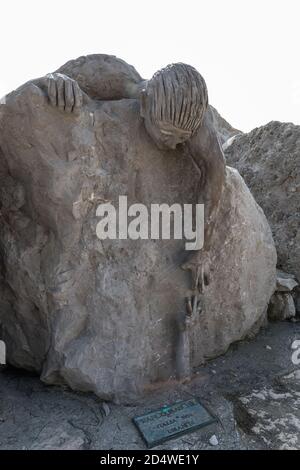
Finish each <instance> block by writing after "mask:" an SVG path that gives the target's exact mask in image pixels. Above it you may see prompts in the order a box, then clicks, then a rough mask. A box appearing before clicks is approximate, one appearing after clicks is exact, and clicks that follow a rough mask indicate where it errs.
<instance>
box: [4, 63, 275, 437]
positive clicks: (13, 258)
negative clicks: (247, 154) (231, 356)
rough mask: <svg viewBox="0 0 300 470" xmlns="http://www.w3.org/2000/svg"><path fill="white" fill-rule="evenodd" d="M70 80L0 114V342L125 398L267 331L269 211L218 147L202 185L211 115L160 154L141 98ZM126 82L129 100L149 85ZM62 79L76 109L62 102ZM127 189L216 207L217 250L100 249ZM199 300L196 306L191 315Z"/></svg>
mask: <svg viewBox="0 0 300 470" xmlns="http://www.w3.org/2000/svg"><path fill="white" fill-rule="evenodd" d="M101 61H103V57H102V56H101ZM101 63H102V62H101ZM61 72H64V73H65V72H66V70H60V73H61ZM132 73H133V74H134V72H132ZM70 79H71V82H70V81H69V80H70ZM70 79H68V77H67V78H66V79H65V78H64V77H61V76H60V75H54V78H53V76H50V77H47V78H46V81H44V82H39V81H32V82H29V83H27V84H25V85H24V86H22V87H20V88H19V89H18V90H16V91H14V92H12V93H11V94H9V95H8V96H7V97H6V100H5V104H2V105H1V106H0V119H1V128H2V130H1V136H0V148H1V153H2V156H1V173H0V180H1V201H3V202H2V211H1V217H2V222H3V223H2V226H1V237H0V242H1V257H2V260H1V261H2V266H3V270H2V273H1V278H2V281H1V283H0V288H1V293H0V294H1V295H0V298H1V301H0V302H1V303H0V312H1V313H0V315H1V320H0V321H1V327H2V333H3V334H2V337H3V339H4V340H5V342H6V344H7V358H8V362H9V363H10V364H13V365H15V366H17V367H23V368H25V369H29V370H33V371H36V372H38V373H39V374H41V378H42V380H44V381H45V382H47V383H50V384H61V383H64V384H68V385H69V386H70V387H71V388H73V389H76V390H81V391H89V390H90V391H93V392H95V393H96V394H97V395H99V396H100V397H102V398H103V399H105V400H116V401H118V400H122V401H124V402H128V401H130V400H135V399H136V397H137V396H139V395H140V394H142V393H144V392H145V391H147V390H150V389H151V388H152V387H153V386H155V384H156V383H161V382H167V381H170V380H173V379H175V378H176V376H178V375H179V376H182V377H184V376H185V375H188V376H189V374H190V373H192V370H193V367H195V366H198V365H199V364H202V363H204V362H205V361H206V360H207V359H209V358H213V357H215V356H217V355H219V354H222V353H223V352H225V351H226V350H227V348H228V347H229V345H230V344H231V343H232V342H234V341H238V340H240V339H242V338H245V337H246V336H247V335H250V334H251V333H252V332H253V331H257V329H258V328H259V326H260V325H261V323H262V322H263V321H264V319H265V316H266V308H267V304H268V301H269V298H270V296H271V295H272V293H273V291H274V288H275V281H276V272H275V266H276V252H275V248H274V244H273V240H272V236H271V232H270V229H269V226H268V223H267V221H266V219H265V216H264V214H263V212H262V210H261V209H260V208H259V207H258V205H257V204H256V203H255V201H254V199H253V197H252V196H251V194H250V192H249V190H248V188H247V187H246V185H245V183H244V182H243V180H242V178H241V177H240V175H239V174H238V172H237V171H235V170H233V169H230V168H228V169H227V171H226V173H225V171H224V162H223V156H222V152H221V151H220V148H219V147H218V145H217V144H215V143H214V145H213V148H212V149H210V148H208V150H209V152H208V153H207V154H205V152H204V155H206V158H207V159H209V158H210V157H211V158H212V163H213V165H210V166H209V165H208V162H206V163H207V165H208V167H207V169H208V172H207V175H206V181H205V184H204V185H203V186H202V187H201V188H200V183H201V178H200V177H199V173H197V172H196V171H195V166H194V163H193V161H192V160H191V158H188V156H187V152H189V151H191V152H193V151H196V153H197V151H198V150H199V148H200V150H201V148H202V151H203V148H204V147H203V145H204V143H205V142H206V140H205V139H202V140H201V139H200V137H201V135H202V137H203V136H204V137H205V138H206V139H207V138H208V139H211V138H213V139H215V137H214V134H213V130H212V127H211V120H210V114H209V111H207V113H205V114H204V116H203V122H202V125H201V127H200V128H199V133H198V135H196V137H195V139H194V140H193V141H192V142H191V144H189V143H188V144H187V145H186V147H185V148H184V150H185V151H183V149H182V147H181V146H179V147H177V146H176V145H175V147H176V148H175V149H174V150H169V147H168V149H165V150H163V149H159V148H158V146H157V145H156V142H155V141H154V139H153V138H150V135H149V129H148V133H147V131H146V129H145V126H144V121H143V119H142V118H141V116H140V111H141V109H140V103H139V101H138V100H137V99H122V100H118V99H116V96H117V95H116V89H117V87H118V86H119V84H118V83H117V84H116V86H115V88H114V89H113V93H115V94H114V96H113V97H112V98H114V100H107V101H103V100H102V101H101V100H100V101H99V100H95V99H94V98H99V96H88V95H86V94H85V93H86V92H87V91H89V92H90V93H91V94H93V92H91V90H88V85H87V83H85V82H84V81H83V82H82V83H84V85H82V86H84V87H85V89H84V90H81V89H79V88H78V86H79V85H78V83H77V82H75V81H72V80H75V79H74V78H72V77H70ZM77 79H78V80H79V78H78V76H77ZM125 82H126V81H125ZM129 82H130V86H129V88H130V91H129V95H130V96H131V94H132V93H133V92H132V87H133V88H134V85H136V87H137V89H139V87H140V83H141V82H139V77H137V79H136V82H137V83H133V81H132V80H131V78H130V79H129ZM41 83H42V84H41ZM45 83H46V84H47V86H46V87H45V86H44V85H45ZM62 83H63V84H64V86H65V95H64V97H65V98H66V97H67V96H70V97H71V96H73V98H71V99H72V100H73V101H71V103H70V102H68V103H67V102H63V104H62V103H60V101H59V99H58V93H59V92H60V91H59V90H61V87H62ZM43 84H44V85H43ZM123 84H124V82H122V84H121V86H123ZM54 86H55V87H57V88H53V87H54ZM47 87H48V88H47ZM70 87H71V88H70ZM126 87H127V85H126ZM71 89H72V90H73V91H72V93H73V95H72V93H70V95H68V94H67V91H68V90H69V91H70V90H71ZM126 89H127V88H126ZM53 90H56V91H53ZM82 91H83V93H81V92H82ZM55 96H56V98H55V99H56V102H55V103H54V102H51V100H54V98H53V97H55ZM51 97H52V98H51ZM108 97H111V96H110V94H109V95H108ZM49 98H50V103H49ZM65 98H64V99H65ZM92 98H93V99H92ZM74 100H75V101H74ZM77 100H79V101H80V103H79V101H77ZM51 104H52V106H51ZM53 104H56V105H57V107H56V106H53ZM60 105H61V106H60ZM57 108H60V109H57ZM142 117H143V118H144V119H147V117H144V116H142ZM199 122H200V121H199ZM199 122H197V125H200V124H201V123H200V124H199ZM150 133H151V132H150ZM201 133H202V134H201ZM179 136H180V132H179V133H178V134H176V135H175V137H174V136H172V138H173V140H172V142H171V143H170V146H171V145H172V146H173V144H174V139H175V142H176V139H177V138H180V137H179ZM198 138H199V139H200V141H198V140H197V139H198ZM201 142H202V143H201ZM209 142H210V140H209ZM214 142H215V141H214ZM201 145H202V147H201ZM202 153H203V152H202ZM215 158H217V159H218V158H219V161H218V162H217V165H219V168H217V167H216V166H214V164H215V163H214V159H215ZM212 168H213V169H212ZM210 172H211V173H210ZM202 180H203V178H202ZM213 183H215V185H213ZM123 194H126V195H128V204H132V203H135V202H139V203H143V204H145V205H146V206H147V207H149V205H150V204H151V203H153V202H157V203H162V202H164V203H168V204H170V205H171V204H173V203H174V202H183V203H195V202H198V200H199V198H200V199H201V200H205V201H208V205H209V204H210V206H209V207H210V208H211V209H212V210H211V211H210V210H209V214H210V219H209V220H211V221H213V223H212V224H211V225H210V227H209V230H210V228H211V227H212V226H213V227H214V230H211V231H209V237H207V239H208V240H209V242H210V247H209V249H207V250H206V251H203V252H200V253H196V254H194V255H193V256H192V257H191V259H190V258H189V257H187V252H186V251H185V250H184V240H109V239H107V240H102V241H100V240H99V239H98V238H97V237H96V225H97V223H98V221H99V219H98V218H97V217H96V208H97V206H98V204H99V203H100V202H103V201H111V202H112V203H114V205H115V206H116V207H117V205H118V197H119V195H123ZM182 266H184V267H185V270H183V269H182ZM200 268H201V270H202V271H201V272H202V274H203V278H202V280H204V282H203V283H202V285H201V289H200V290H199V291H198V285H197V289H196V290H195V289H192V288H191V276H190V273H189V270H191V271H192V275H193V276H192V277H193V278H194V277H195V273H199V269H200ZM204 268H205V269H204ZM196 291H197V292H196ZM189 295H195V298H196V300H195V298H194V303H193V305H194V306H196V308H195V309H194V310H193V314H192V316H191V318H189V319H188V321H186V315H187V314H186V301H185V299H186V297H187V296H189ZM184 319H185V320H184ZM188 323H189V325H188ZM182 325H183V327H182ZM51 445H53V444H51Z"/></svg>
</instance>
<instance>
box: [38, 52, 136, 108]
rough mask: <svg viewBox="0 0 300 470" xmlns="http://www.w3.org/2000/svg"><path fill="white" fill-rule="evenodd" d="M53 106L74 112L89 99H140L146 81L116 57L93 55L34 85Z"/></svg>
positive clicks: (60, 69)
mask: <svg viewBox="0 0 300 470" xmlns="http://www.w3.org/2000/svg"><path fill="white" fill-rule="evenodd" d="M33 82H34V83H35V84H36V85H38V86H39V87H40V88H42V89H43V91H44V92H45V93H46V94H47V95H48V97H49V101H50V103H51V104H52V105H53V106H57V107H58V108H60V109H62V110H64V111H66V112H72V111H74V110H76V109H78V108H80V107H81V106H82V104H83V103H84V102H85V101H88V100H89V99H95V100H118V99H123V98H137V97H138V96H139V93H140V90H141V89H142V87H143V84H144V80H143V79H142V78H141V76H140V75H139V74H138V72H137V71H136V70H135V69H134V67H132V66H131V65H129V64H127V63H126V62H124V61H123V60H121V59H118V58H117V57H115V56H111V55H106V54H93V55H88V56H83V57H79V58H78V59H75V60H71V61H69V62H67V63H66V64H65V65H63V66H62V67H60V68H59V69H58V70H56V71H55V72H53V73H50V74H48V75H46V76H45V77H42V78H39V79H37V80H34V81H33Z"/></svg>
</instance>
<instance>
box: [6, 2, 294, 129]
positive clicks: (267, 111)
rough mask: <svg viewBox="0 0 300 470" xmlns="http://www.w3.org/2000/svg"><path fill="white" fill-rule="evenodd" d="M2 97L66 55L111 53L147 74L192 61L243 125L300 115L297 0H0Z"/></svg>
mask: <svg viewBox="0 0 300 470" xmlns="http://www.w3.org/2000/svg"><path fill="white" fill-rule="evenodd" d="M0 17H1V27H0V48H1V64H2V67H1V74H0V96H2V95H4V94H5V93H7V92H9V91H11V90H12V89H14V88H16V87H17V86H19V85H20V84H22V83H23V82H25V81H27V80H29V79H31V78H35V77H39V76H42V75H44V74H46V73H48V72H51V71H53V70H55V69H56V68H58V67H59V66H60V65H62V64H63V63H65V62H66V61H67V60H69V59H73V58H76V57H78V56H80V55H85V54H92V53H106V54H114V55H117V56H118V57H120V58H122V59H124V60H126V61H127V62H129V63H131V64H132V65H134V66H135V68H136V69H137V70H138V72H139V73H140V74H141V75H142V76H143V77H144V78H150V77H151V76H152V74H153V73H154V72H155V71H156V70H158V69H159V68H161V67H163V66H165V65H167V64H168V63H171V62H179V61H180V62H186V63H188V64H191V65H193V66H194V67H196V68H197V69H198V70H199V72H200V73H201V74H202V75H203V76H204V78H205V79H206V82H207V85H208V91H209V98H210V102H211V104H213V105H214V106H215V107H216V108H217V109H218V111H219V112H220V113H221V114H222V115H223V117H225V119H227V120H228V121H229V122H230V123H231V124H232V125H233V126H235V127H237V128H240V129H241V130H243V131H248V130H251V129H252V128H254V127H257V126H259V125H262V124H265V123H267V122H269V121H271V120H280V121H292V122H294V123H295V124H300V0H282V1H281V0H180V1H177V0H149V1H148V2H147V1H146V2H145V1H144V2H143V1H138V0H123V1H122V0H105V1H103V0H85V1H80V2H78V1H76V0H73V1H69V0H60V1H59V0H48V1H41V0H40V1H37V0H23V1H22V0H19V1H16V0H7V1H6V2H4V1H2V2H1V3H0Z"/></svg>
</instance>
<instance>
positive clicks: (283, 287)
mask: <svg viewBox="0 0 300 470" xmlns="http://www.w3.org/2000/svg"><path fill="white" fill-rule="evenodd" d="M297 286H298V282H297V281H296V279H295V276H293V275H292V274H287V273H285V272H284V271H279V270H278V269H277V279H276V291H277V292H291V291H292V290H293V289H295V287H297Z"/></svg>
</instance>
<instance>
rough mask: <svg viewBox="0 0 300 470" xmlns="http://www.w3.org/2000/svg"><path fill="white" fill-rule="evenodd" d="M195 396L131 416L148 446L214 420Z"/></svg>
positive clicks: (193, 429) (191, 430)
mask: <svg viewBox="0 0 300 470" xmlns="http://www.w3.org/2000/svg"><path fill="white" fill-rule="evenodd" d="M216 421H217V420H216V418H214V417H213V416H212V415H211V414H210V413H209V412H208V411H207V409H206V408H204V406H203V405H201V404H200V403H199V402H198V401H197V400H196V399H195V398H192V399H190V400H187V401H181V402H178V403H174V404H173V405H167V406H164V407H162V408H160V409H158V410H155V411H152V412H151V413H148V414H145V415H143V416H136V417H135V418H133V422H134V424H135V425H136V426H137V428H138V430H139V431H140V433H141V435H142V437H143V439H144V441H145V442H146V444H147V446H148V447H153V446H156V445H158V444H161V443H162V442H165V441H167V440H168V439H172V438H174V437H177V436H179V435H182V434H186V433H188V432H193V431H195V430H196V429H199V428H202V427H203V426H207V425H208V424H211V423H214V422H216Z"/></svg>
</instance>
